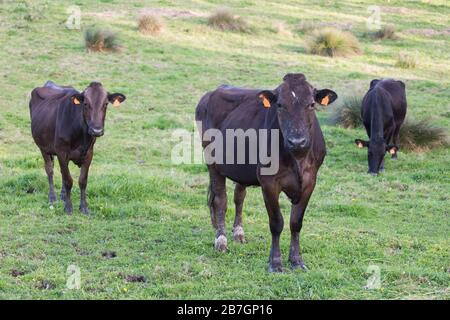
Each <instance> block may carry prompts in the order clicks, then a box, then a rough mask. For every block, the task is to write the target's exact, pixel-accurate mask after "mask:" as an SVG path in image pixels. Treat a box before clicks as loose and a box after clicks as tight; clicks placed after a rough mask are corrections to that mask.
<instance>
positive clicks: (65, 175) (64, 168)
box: [58, 156, 73, 214]
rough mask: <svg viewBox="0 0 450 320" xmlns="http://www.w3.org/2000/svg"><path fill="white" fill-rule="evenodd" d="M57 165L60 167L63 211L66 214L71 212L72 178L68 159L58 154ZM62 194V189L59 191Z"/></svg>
mask: <svg viewBox="0 0 450 320" xmlns="http://www.w3.org/2000/svg"><path fill="white" fill-rule="evenodd" d="M58 161H59V166H60V167H61V176H62V184H63V190H64V192H65V195H64V211H65V212H66V213H67V214H72V211H73V209H72V200H71V199H70V193H71V191H72V185H73V180H72V176H71V175H70V171H69V160H67V159H66V158H65V157H62V156H58ZM61 194H62V191H61Z"/></svg>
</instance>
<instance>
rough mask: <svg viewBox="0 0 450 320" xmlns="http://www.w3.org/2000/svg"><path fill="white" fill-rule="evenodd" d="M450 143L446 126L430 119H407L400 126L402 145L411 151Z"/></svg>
mask: <svg viewBox="0 0 450 320" xmlns="http://www.w3.org/2000/svg"><path fill="white" fill-rule="evenodd" d="M448 144H449V141H448V133H447V130H446V129H445V128H442V127H438V126H436V125H434V124H432V123H431V122H429V121H428V120H411V119H407V120H406V121H405V123H403V125H402V127H401V128H400V146H401V148H402V149H406V150H411V151H421V150H429V149H433V148H437V147H441V146H446V145H448Z"/></svg>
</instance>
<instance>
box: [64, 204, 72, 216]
mask: <svg viewBox="0 0 450 320" xmlns="http://www.w3.org/2000/svg"><path fill="white" fill-rule="evenodd" d="M64 212H65V213H67V214H69V215H70V214H72V212H73V208H72V205H65V206H64Z"/></svg>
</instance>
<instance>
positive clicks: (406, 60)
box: [395, 52, 417, 69]
mask: <svg viewBox="0 0 450 320" xmlns="http://www.w3.org/2000/svg"><path fill="white" fill-rule="evenodd" d="M416 65H417V61H416V57H415V56H414V55H412V54H409V53H404V52H400V53H399V54H398V57H397V62H396V63H395V66H396V67H398V68H402V69H414V68H415V67H416Z"/></svg>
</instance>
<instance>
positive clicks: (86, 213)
mask: <svg viewBox="0 0 450 320" xmlns="http://www.w3.org/2000/svg"><path fill="white" fill-rule="evenodd" d="M80 212H81V213H82V214H85V215H89V214H91V212H90V211H89V209H88V208H87V207H84V208H81V207H80Z"/></svg>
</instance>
